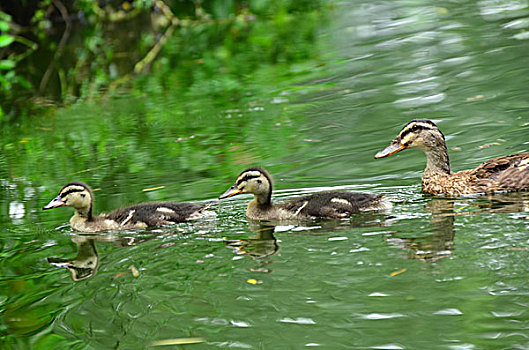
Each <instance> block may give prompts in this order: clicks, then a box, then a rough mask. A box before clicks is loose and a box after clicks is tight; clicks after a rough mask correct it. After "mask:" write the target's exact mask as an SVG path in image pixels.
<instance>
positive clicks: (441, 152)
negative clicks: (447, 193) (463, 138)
mask: <svg viewBox="0 0 529 350" xmlns="http://www.w3.org/2000/svg"><path fill="white" fill-rule="evenodd" d="M424 153H425V154H426V169H425V170H424V171H425V172H429V173H435V174H439V173H441V174H447V175H450V173H451V171H450V159H449V158H448V150H447V149H446V144H445V143H444V142H443V143H442V144H439V145H437V146H436V147H433V148H430V149H428V150H426V151H424Z"/></svg>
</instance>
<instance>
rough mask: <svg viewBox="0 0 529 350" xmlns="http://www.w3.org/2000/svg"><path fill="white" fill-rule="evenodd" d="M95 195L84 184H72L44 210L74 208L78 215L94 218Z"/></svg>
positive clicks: (61, 191) (63, 189)
mask: <svg viewBox="0 0 529 350" xmlns="http://www.w3.org/2000/svg"><path fill="white" fill-rule="evenodd" d="M92 202H93V195H92V191H91V190H90V187H88V185H86V184H85V183H83V182H70V183H69V184H67V185H66V186H64V187H63V188H62V189H61V190H60V191H59V195H58V196H57V197H55V198H53V199H52V200H51V201H50V202H49V203H48V204H46V205H45V206H44V207H43V208H42V209H43V210H46V209H53V208H58V207H65V206H66V207H73V208H74V209H75V211H76V212H77V214H78V215H81V216H85V217H88V218H89V219H91V218H92Z"/></svg>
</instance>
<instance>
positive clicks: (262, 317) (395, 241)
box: [0, 1, 529, 349]
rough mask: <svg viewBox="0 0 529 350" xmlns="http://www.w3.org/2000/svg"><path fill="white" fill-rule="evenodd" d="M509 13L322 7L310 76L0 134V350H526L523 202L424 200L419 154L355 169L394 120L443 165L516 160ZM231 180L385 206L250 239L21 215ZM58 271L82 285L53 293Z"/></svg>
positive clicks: (208, 226)
mask: <svg viewBox="0 0 529 350" xmlns="http://www.w3.org/2000/svg"><path fill="white" fill-rule="evenodd" d="M527 10H528V6H527V4H526V3H525V2H517V1H480V2H472V1H468V2H462V3H455V2H440V3H439V2H429V1H427V2H424V1H399V2H396V1H378V2H368V1H365V2H362V1H356V2H344V3H340V4H337V6H336V9H335V11H334V12H333V13H332V15H331V18H332V20H331V21H330V23H329V24H327V25H324V24H322V28H321V31H320V34H319V35H318V38H317V41H316V42H315V43H314V50H315V51H316V53H315V56H314V57H315V58H314V59H311V60H308V61H306V62H301V63H298V64H295V65H290V66H285V65H283V66H278V67H275V68H263V69H260V70H258V71H256V74H255V76H253V77H249V78H248V83H247V84H248V85H247V86H243V87H241V89H242V90H243V91H248V92H251V93H249V94H248V96H247V97H246V98H243V99H240V100H237V102H229V101H228V102H226V100H225V99H220V100H219V101H215V100H212V98H211V96H210V95H208V96H204V97H202V98H201V97H200V95H199V94H196V95H195V99H194V100H193V101H186V102H183V101H182V99H180V98H179V97H178V96H173V95H171V94H170V93H165V94H163V93H156V92H151V91H147V92H146V95H145V96H135V95H129V94H127V93H123V94H121V95H119V96H116V97H114V98H111V99H109V100H104V101H102V102H98V103H79V104H77V105H75V106H73V107H69V108H66V109H59V110H57V111H56V112H49V113H45V114H44V115H36V116H34V118H32V119H30V120H22V121H20V122H19V123H17V124H11V125H9V126H4V127H3V129H2V130H1V136H2V138H1V147H2V153H1V154H0V179H1V183H0V190H1V196H0V213H1V215H0V232H1V235H0V245H1V247H2V250H1V255H0V256H1V260H0V269H1V277H0V310H1V314H0V320H1V321H0V337H1V338H0V339H1V344H2V348H14V349H26V348H35V349H46V348H68V347H73V348H78V349H85V348H87V349H107V348H116V349H137V348H145V347H147V346H149V345H151V344H152V343H153V342H156V341H161V340H168V339H178V338H200V340H201V341H202V342H201V343H199V344H195V345H184V346H182V348H198V349H199V348H215V347H218V348H243V349H245V348H255V349H281V348H284V349H295V348H303V347H320V348H326V349H328V348H374V349H386V348H389V349H437V348H438V349H492V348H510V349H525V348H529V312H528V309H529V287H528V284H527V272H528V266H529V234H528V229H529V216H528V214H527V212H528V211H529V204H528V203H529V195H527V194H510V195H498V196H491V197H481V198H464V199H457V200H450V199H443V198H433V197H430V196H427V195H423V194H421V193H420V185H419V183H420V176H421V172H422V169H423V168H424V165H425V158H424V155H422V154H420V153H418V152H413V151H406V152H401V153H399V154H398V155H396V156H393V157H391V158H388V159H383V160H375V159H374V158H373V156H374V154H375V153H376V152H377V151H379V150H380V149H382V148H383V147H385V146H386V145H387V144H388V143H389V141H390V140H391V139H392V138H393V137H394V136H395V135H396V134H397V133H398V131H399V130H400V128H401V127H402V126H403V125H404V124H405V123H406V122H407V121H409V120H411V119H413V118H416V117H429V118H431V119H433V120H435V121H437V122H438V124H439V126H440V128H441V129H442V131H443V132H444V134H445V135H446V137H447V142H448V148H449V151H450V155H451V163H452V166H453V168H454V170H461V169H466V168H470V167H474V166H476V165H478V164H479V163H480V162H482V161H483V160H485V159H488V158H490V157H493V156H498V155H505V154H511V153H515V152H519V151H528V150H529V137H528V134H529V102H528V99H527V93H528V88H527V76H529V66H528V65H527V57H528V54H529V46H528V42H527V35H526V32H525V30H526V28H527V27H528V26H529V24H528V23H529V21H528V19H527V17H525V16H527ZM216 79H220V77H211V79H210V81H209V82H210V83H211V84H215V82H216ZM206 82H208V81H206ZM206 82H205V83H206ZM151 88H152V87H151ZM153 89H154V88H153ZM191 107H192V108H191ZM250 165H261V166H265V167H266V168H267V169H268V170H269V171H270V172H271V173H272V175H273V177H274V179H275V186H276V189H277V190H276V191H275V198H276V200H282V199H285V198H290V197H294V196H297V195H300V194H305V193H307V192H313V191H316V190H320V189H323V188H325V189H327V188H333V189H348V190H366V191H372V192H377V193H384V194H386V195H387V196H389V197H390V198H391V200H392V202H393V203H394V209H393V211H392V212H391V213H372V214H365V215H358V216H355V217H353V218H351V219H348V220H342V221H325V220H323V221H315V222H303V223H284V224H282V225H280V226H276V227H270V226H266V225H263V226H259V225H258V224H256V223H249V222H248V220H247V219H246V218H245V214H244V212H245V208H246V204H247V202H248V201H249V199H250V198H249V197H245V196H239V197H236V198H234V199H232V200H227V201H225V202H222V203H221V204H220V205H219V206H218V209H217V217H216V218H208V219H205V220H201V221H198V222H193V223H187V224H181V225H177V226H175V227H169V228H160V229H152V230H143V231H138V232H123V233H119V234H116V233H104V234H98V235H81V234H78V233H76V232H73V231H71V230H70V228H69V227H68V226H67V222H68V219H69V217H70V216H71V214H72V212H71V210H69V209H68V208H59V209H55V210H52V211H46V212H43V211H42V210H41V207H42V206H43V205H45V204H46V203H47V202H48V201H49V200H50V199H51V198H53V197H54V196H55V195H56V194H57V192H58V190H59V189H60V188H61V187H62V186H63V185H64V184H65V183H66V182H68V181H72V180H81V181H85V182H87V183H89V184H90V185H91V186H92V187H93V188H94V189H95V192H94V193H95V196H96V203H95V210H96V211H98V212H100V211H107V210H111V209H114V208H117V207H119V206H122V205H126V204H130V203H134V202H141V201H149V200H175V201H207V200H212V199H215V198H217V197H218V196H219V195H220V194H221V193H222V192H223V191H224V190H226V189H227V188H228V187H229V186H230V185H231V184H232V183H233V181H234V179H235V177H236V175H237V174H238V173H239V172H240V171H242V170H244V169H245V168H246V167H248V166H250ZM153 188H158V189H154V190H148V191H144V190H146V189H153ZM62 260H70V261H71V260H73V261H75V263H77V264H80V262H82V261H87V260H90V261H92V262H93V263H94V264H97V268H96V269H84V270H83V271H82V273H81V275H82V276H84V277H87V278H85V279H82V280H79V281H74V280H72V278H71V276H70V274H69V272H68V271H67V270H66V269H65V268H63V267H61V266H58V265H61V261H62ZM50 261H51V262H52V263H53V264H52V263H50ZM131 266H133V267H134V268H132V269H131V268H130V267H131ZM132 270H137V273H135V274H133V273H132V272H131V271H132ZM78 277H79V276H78ZM175 347H177V346H175Z"/></svg>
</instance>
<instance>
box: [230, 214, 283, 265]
mask: <svg viewBox="0 0 529 350" xmlns="http://www.w3.org/2000/svg"><path fill="white" fill-rule="evenodd" d="M249 229H250V230H251V231H252V232H254V233H255V236H253V237H250V238H248V239H235V240H228V241H226V245H227V246H228V247H230V248H232V249H233V251H234V253H236V254H238V255H247V256H249V257H251V258H252V259H264V258H268V257H270V256H272V255H274V254H276V253H277V252H278V251H279V245H278V244H277V239H276V238H275V236H274V230H275V226H272V225H265V224H261V223H250V224H249ZM266 264H267V263H265V265H266ZM266 272H270V271H266Z"/></svg>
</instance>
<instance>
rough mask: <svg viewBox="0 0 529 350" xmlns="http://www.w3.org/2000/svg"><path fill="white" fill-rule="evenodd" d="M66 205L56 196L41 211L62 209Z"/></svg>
mask: <svg viewBox="0 0 529 350" xmlns="http://www.w3.org/2000/svg"><path fill="white" fill-rule="evenodd" d="M65 205H66V203H64V202H63V201H62V199H61V197H60V196H57V197H55V198H53V199H52V200H51V201H50V202H49V203H48V204H46V205H45V206H44V207H42V210H46V209H53V208H58V207H64V206H65Z"/></svg>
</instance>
